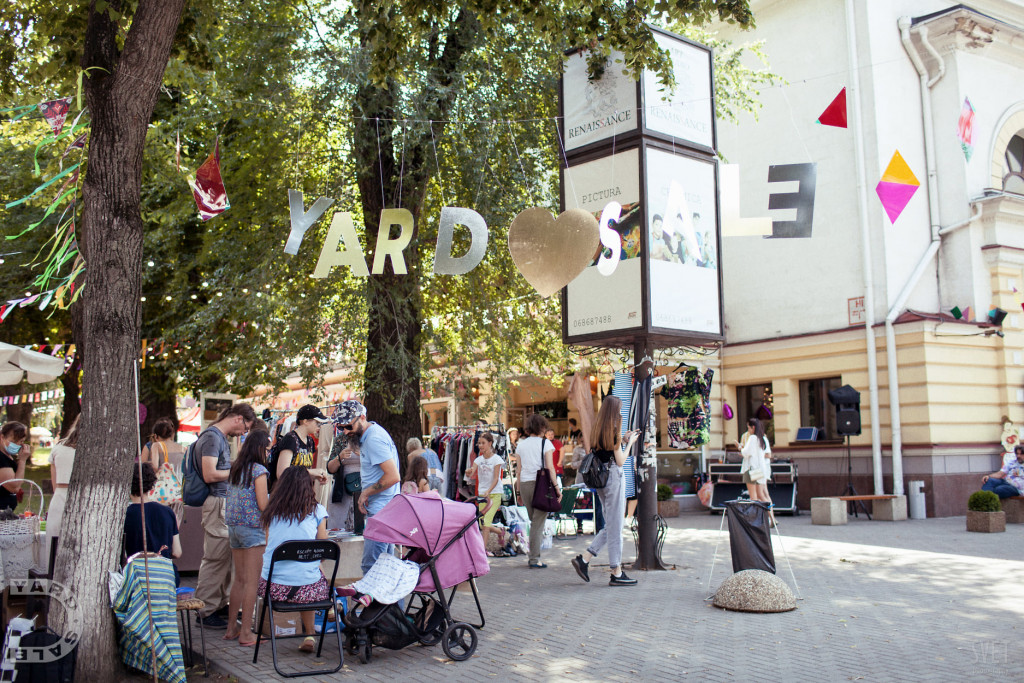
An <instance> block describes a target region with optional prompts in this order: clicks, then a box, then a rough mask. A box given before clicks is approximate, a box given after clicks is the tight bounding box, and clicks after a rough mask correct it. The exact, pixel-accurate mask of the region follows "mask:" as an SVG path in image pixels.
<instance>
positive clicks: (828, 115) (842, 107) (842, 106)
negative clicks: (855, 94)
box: [818, 88, 846, 128]
mask: <svg viewBox="0 0 1024 683" xmlns="http://www.w3.org/2000/svg"><path fill="white" fill-rule="evenodd" d="M818 123H820V124H821V125H823V126H835V127H836V128H846V88H843V89H842V90H840V91H839V94H838V95H836V97H835V99H834V100H832V104H830V105H828V106H827V107H825V111H823V112H821V116H819V117H818Z"/></svg>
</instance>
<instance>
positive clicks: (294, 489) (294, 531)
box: [257, 465, 330, 652]
mask: <svg viewBox="0 0 1024 683" xmlns="http://www.w3.org/2000/svg"><path fill="white" fill-rule="evenodd" d="M262 522H263V528H264V529H265V530H266V532H267V548H266V550H265V551H264V552H263V571H262V573H261V574H260V582H259V587H258V590H257V594H258V595H259V596H260V597H263V596H265V595H266V594H267V591H270V595H271V597H272V598H273V599H274V600H279V601H281V602H298V603H305V602H318V601H321V600H327V599H328V597H329V595H330V587H329V586H328V585H327V579H326V578H324V574H323V572H322V571H320V565H319V564H312V563H308V562H293V561H285V562H278V563H277V564H276V565H274V577H273V578H274V582H273V583H270V584H268V583H267V578H268V577H267V575H268V574H269V573H270V559H271V558H272V557H273V556H274V551H275V550H276V549H277V546H279V545H281V544H282V543H284V542H285V541H311V540H313V539H314V538H319V539H325V538H327V510H325V509H324V506H323V505H320V504H319V503H317V502H316V495H315V494H314V493H313V480H312V479H310V477H309V470H308V469H306V468H305V467H303V466H302V465H292V466H290V467H288V468H287V469H285V470H284V472H282V473H281V476H280V477H279V478H278V480H277V483H276V484H274V495H273V496H272V497H271V498H270V502H269V503H268V504H267V507H266V509H264V510H263V515H262ZM300 614H301V616H302V628H303V631H304V632H305V633H307V634H309V636H308V637H307V638H306V639H305V640H303V641H302V645H301V646H299V649H300V650H302V651H303V652H312V651H313V649H314V648H315V647H316V639H315V638H313V635H312V634H313V612H312V611H308V612H301V613H300Z"/></svg>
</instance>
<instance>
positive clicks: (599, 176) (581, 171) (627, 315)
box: [562, 149, 643, 338]
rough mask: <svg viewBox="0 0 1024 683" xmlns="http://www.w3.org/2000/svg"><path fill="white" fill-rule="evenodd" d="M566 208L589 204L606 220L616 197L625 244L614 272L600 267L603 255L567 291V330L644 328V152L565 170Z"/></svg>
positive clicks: (571, 332) (619, 229)
mask: <svg viewBox="0 0 1024 683" xmlns="http://www.w3.org/2000/svg"><path fill="white" fill-rule="evenodd" d="M562 174H563V176H562V183H563V185H562V187H563V191H564V193H565V208H566V209H577V208H578V209H584V210H586V211H590V212H592V213H593V214H594V216H595V217H596V218H598V220H600V216H601V211H602V209H604V207H605V205H606V204H607V203H608V202H610V201H616V202H618V203H619V204H621V205H622V213H621V215H620V218H619V221H618V222H617V223H614V224H610V225H611V227H612V228H613V229H614V230H615V231H616V232H617V233H618V234H619V236H620V238H621V241H622V246H621V248H620V251H619V258H620V261H619V265H618V266H617V267H616V268H615V271H614V272H612V274H611V275H608V276H605V275H602V274H601V273H600V272H598V268H597V259H598V257H599V256H600V254H601V251H600V249H604V247H600V248H599V250H598V252H597V253H595V254H594V261H593V263H592V264H591V265H589V266H587V268H586V269H585V270H584V271H583V272H582V273H581V274H580V275H579V276H578V277H577V278H576V279H575V280H573V281H572V282H570V283H569V286H568V288H567V292H566V303H565V306H566V332H567V336H568V337H569V338H573V337H578V336H581V335H588V334H595V333H599V332H615V331H618V330H627V329H633V328H639V327H640V326H641V325H642V324H643V300H642V279H641V278H642V275H641V270H640V267H641V261H642V258H641V256H642V253H641V234H640V231H641V230H642V224H641V213H642V212H641V210H640V209H641V207H640V152H639V150H636V149H631V150H628V151H625V152H619V153H618V154H614V155H610V156H607V157H603V158H601V159H595V160H594V161H588V162H586V163H582V164H579V165H577V166H571V167H570V168H568V169H563V171H562Z"/></svg>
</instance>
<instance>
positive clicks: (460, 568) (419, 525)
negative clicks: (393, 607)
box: [363, 491, 491, 592]
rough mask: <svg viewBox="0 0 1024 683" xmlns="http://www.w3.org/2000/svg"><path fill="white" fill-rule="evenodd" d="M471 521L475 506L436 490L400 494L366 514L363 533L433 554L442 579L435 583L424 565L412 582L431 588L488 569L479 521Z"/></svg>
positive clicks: (422, 588)
mask: <svg viewBox="0 0 1024 683" xmlns="http://www.w3.org/2000/svg"><path fill="white" fill-rule="evenodd" d="M475 522H476V506H475V505H473V504H472V503H457V502H455V501H453V500H446V499H443V498H441V497H440V496H439V495H438V494H437V492H435V491H429V492H427V493H417V494H399V495H397V496H395V497H394V498H392V499H391V502H390V503H388V504H387V505H385V506H384V509H383V510H381V511H380V512H378V513H377V514H375V515H374V516H373V517H370V518H369V519H368V520H366V529H365V530H364V531H363V536H364V537H365V538H368V539H370V540H372V541H382V542H384V543H399V544H401V545H404V546H411V547H415V548H420V549H422V550H423V552H424V553H425V554H426V555H427V558H426V559H430V558H437V559H436V561H435V566H436V568H437V575H438V579H439V580H440V581H441V584H442V585H440V586H434V580H433V577H432V576H431V575H430V572H429V571H424V572H423V573H422V574H420V581H419V584H417V586H416V590H417V591H419V592H430V591H433V590H437V589H444V588H450V587H452V586H454V585H456V584H459V583H462V582H463V581H466V580H468V579H469V577H471V576H483V575H484V574H486V573H487V572H489V571H490V570H491V568H490V565H488V564H487V552H486V550H485V549H484V541H483V537H482V536H481V535H480V527H479V526H478V525H477V524H476V523H475ZM467 527H468V528H467ZM464 529H465V532H463V530H464ZM460 534H461V536H460ZM453 539H456V540H454V542H453ZM449 543H451V545H450V546H449V545H448V544H449ZM417 559H421V561H423V560H422V558H417Z"/></svg>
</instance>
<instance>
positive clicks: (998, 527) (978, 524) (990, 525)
mask: <svg viewBox="0 0 1024 683" xmlns="http://www.w3.org/2000/svg"><path fill="white" fill-rule="evenodd" d="M967 530H968V531H981V532H984V533H992V532H996V531H1006V513H1005V512H1003V510H1002V506H1001V505H1000V504H999V496H997V495H996V494H994V493H992V492H991V491H975V492H974V493H972V494H971V497H970V498H968V499H967Z"/></svg>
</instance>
